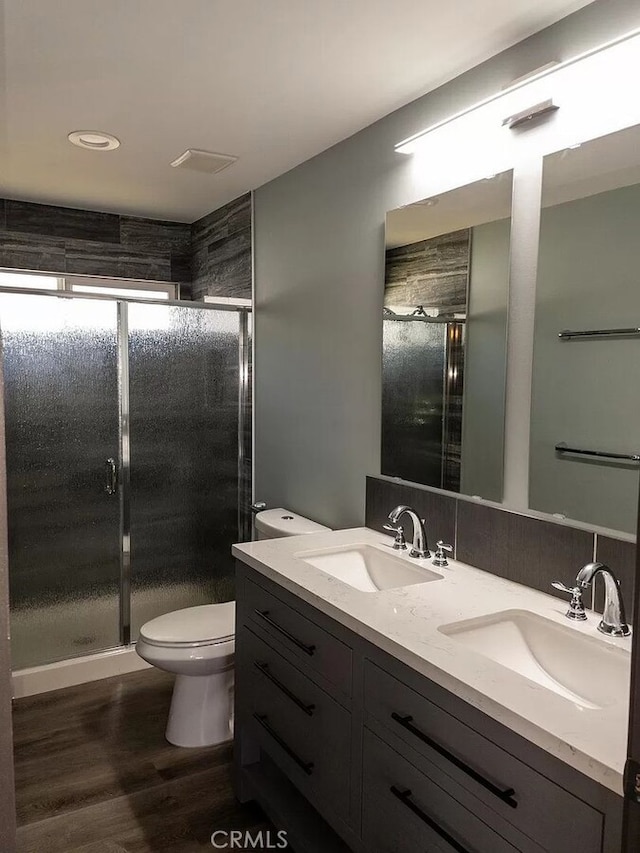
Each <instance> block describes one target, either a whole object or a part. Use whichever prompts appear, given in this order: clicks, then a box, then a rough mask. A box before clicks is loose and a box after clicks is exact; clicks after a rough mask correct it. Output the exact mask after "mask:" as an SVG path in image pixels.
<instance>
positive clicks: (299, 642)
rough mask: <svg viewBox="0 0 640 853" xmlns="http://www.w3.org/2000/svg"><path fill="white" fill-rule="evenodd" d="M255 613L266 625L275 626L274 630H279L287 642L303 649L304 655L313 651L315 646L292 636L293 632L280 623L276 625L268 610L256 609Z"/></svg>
mask: <svg viewBox="0 0 640 853" xmlns="http://www.w3.org/2000/svg"><path fill="white" fill-rule="evenodd" d="M255 613H256V614H257V615H258V616H259V617H260V618H261V619H264V621H265V622H266V623H267V625H271V627H272V628H275V629H276V631H279V632H280V633H281V634H282V636H283V637H286V638H287V640H289V642H291V643H293V644H294V646H297V647H298V648H299V649H300V650H301V651H303V652H304V653H305V654H306V655H309V657H311V655H312V654H313V653H314V652H315V650H316V647H315V646H308V645H307V644H306V643H303V642H302V640H299V639H298V638H297V637H294V636H293V634H290V633H289V632H288V631H287V630H286V628H283V627H282V625H278V623H277V622H274V621H273V619H272V618H271V616H269V611H268V610H256V611H255Z"/></svg>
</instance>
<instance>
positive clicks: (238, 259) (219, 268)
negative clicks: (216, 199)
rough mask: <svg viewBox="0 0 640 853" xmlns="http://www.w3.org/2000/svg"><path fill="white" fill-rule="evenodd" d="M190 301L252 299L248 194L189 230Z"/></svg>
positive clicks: (197, 222) (195, 223)
mask: <svg viewBox="0 0 640 853" xmlns="http://www.w3.org/2000/svg"><path fill="white" fill-rule="evenodd" d="M191 240H192V285H191V293H192V299H202V297H203V296H225V297H230V296H231V297H233V296H235V297H236V298H241V299H251V266H252V264H251V193H246V195H243V196H240V197H239V198H237V199H235V201H232V202H229V204H225V205H224V207H221V208H220V209H219V210H214V211H213V213H209V214H208V215H207V216H204V217H203V218H202V219H198V220H197V221H196V222H194V223H193V225H192V226H191Z"/></svg>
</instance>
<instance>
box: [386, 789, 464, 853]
mask: <svg viewBox="0 0 640 853" xmlns="http://www.w3.org/2000/svg"><path fill="white" fill-rule="evenodd" d="M389 790H390V791H391V793H392V794H393V796H394V797H397V798H398V799H399V800H400V802H401V803H402V804H403V805H405V806H406V807H407V808H408V809H411V811H412V812H413V813H414V814H415V815H417V816H418V817H419V818H420V820H421V821H423V822H424V823H426V824H427V826H430V827H431V829H432V830H433V831H434V832H436V833H437V834H438V835H439V836H440V838H443V839H444V840H445V841H446V842H447V844H449V845H450V846H451V847H452V848H453V849H454V850H456V851H457V853H469V850H467V848H466V847H463V846H462V844H460V843H459V842H457V841H456V840H455V838H454V837H453V836H452V835H449V833H448V832H447V831H446V830H445V829H443V828H442V827H441V826H438V824H437V823H436V822H435V820H433V818H430V817H429V815H428V814H425V813H424V812H423V811H422V809H421V808H420V806H418V805H416V804H415V803H414V802H413V800H412V799H411V791H410V790H408V789H407V790H406V791H401V790H400V789H399V788H396V786H395V785H392V786H391V787H390V788H389Z"/></svg>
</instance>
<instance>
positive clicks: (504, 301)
mask: <svg viewBox="0 0 640 853" xmlns="http://www.w3.org/2000/svg"><path fill="white" fill-rule="evenodd" d="M510 225H511V223H510V221H509V220H508V219H507V220H505V219H503V220H500V221H498V222H489V223H487V224H486V225H476V226H474V228H473V230H472V237H471V268H470V273H469V310H468V313H467V333H466V334H467V337H466V342H465V375H464V395H463V407H462V471H461V477H460V491H461V492H462V493H463V494H466V495H480V497H483V498H485V499H486V500H491V501H500V500H502V475H503V457H504V403H505V399H504V398H505V379H506V358H507V306H508V301H509V232H510Z"/></svg>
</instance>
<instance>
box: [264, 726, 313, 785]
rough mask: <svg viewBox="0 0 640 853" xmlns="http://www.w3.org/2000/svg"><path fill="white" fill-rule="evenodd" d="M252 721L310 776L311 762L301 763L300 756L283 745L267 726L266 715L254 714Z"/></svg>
mask: <svg viewBox="0 0 640 853" xmlns="http://www.w3.org/2000/svg"><path fill="white" fill-rule="evenodd" d="M253 719H254V720H257V722H259V723H260V725H261V726H262V728H263V729H264V730H265V731H266V732H268V733H269V734H270V735H271V737H272V738H273V739H274V740H275V742H276V743H277V744H278V746H280V747H282V749H284V751H285V752H286V753H287V755H288V756H289V757H290V758H292V759H293V760H294V761H295V763H296V764H297V765H298V767H300V768H301V769H302V770H304V772H305V773H306V774H307V776H311V774H312V772H313V761H303V760H302V759H301V758H300V756H299V755H297V754H296V753H295V752H294V751H293V750H292V749H291V747H290V746H289V744H288V743H285V741H283V740H282V738H281V737H280V735H279V734H278V733H277V732H275V731H274V730H273V729H272V728H271V726H270V725H269V721H268V719H267V715H266V714H254V715H253Z"/></svg>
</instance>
